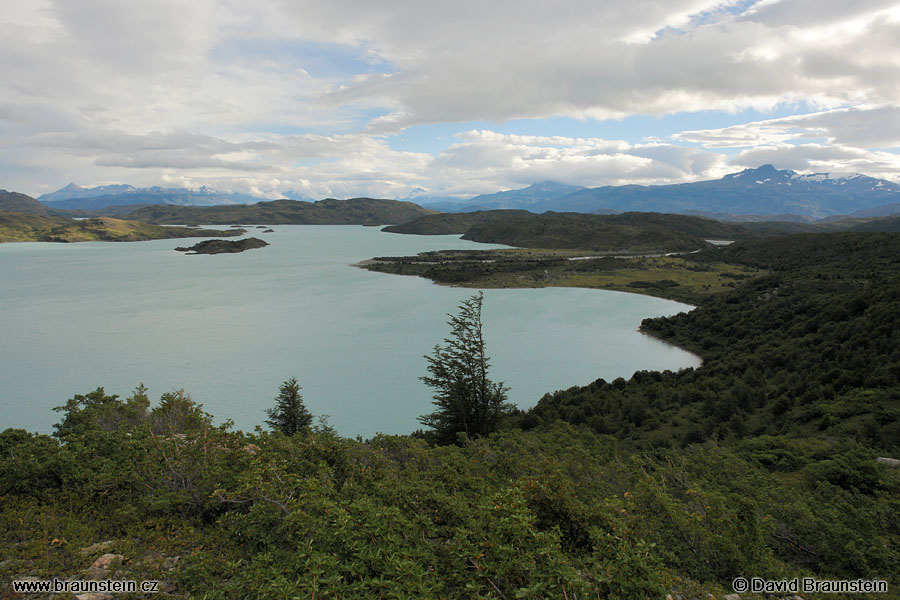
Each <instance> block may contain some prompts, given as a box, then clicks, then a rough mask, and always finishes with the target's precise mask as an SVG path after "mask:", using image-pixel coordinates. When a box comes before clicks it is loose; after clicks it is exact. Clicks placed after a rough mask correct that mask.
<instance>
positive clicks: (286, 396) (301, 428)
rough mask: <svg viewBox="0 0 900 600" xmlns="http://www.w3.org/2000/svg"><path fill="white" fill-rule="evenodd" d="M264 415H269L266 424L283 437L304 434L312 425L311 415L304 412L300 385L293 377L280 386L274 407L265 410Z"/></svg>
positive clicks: (306, 411) (304, 407)
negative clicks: (283, 435)
mask: <svg viewBox="0 0 900 600" xmlns="http://www.w3.org/2000/svg"><path fill="white" fill-rule="evenodd" d="M266 414H268V415H269V418H268V419H266V424H267V425H268V426H269V427H271V428H272V429H274V430H275V431H280V432H281V433H283V434H285V435H294V434H295V433H306V432H308V431H309V426H310V423H312V415H311V414H310V412H309V411H308V410H306V406H305V405H304V404H303V396H301V395H300V384H299V383H297V380H296V379H295V378H294V377H291V378H290V379H288V380H287V381H285V382H284V383H282V384H281V388H279V393H278V396H276V397H275V406H274V407H273V408H269V409H266Z"/></svg>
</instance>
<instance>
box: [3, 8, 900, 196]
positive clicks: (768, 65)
mask: <svg viewBox="0 0 900 600" xmlns="http://www.w3.org/2000/svg"><path fill="white" fill-rule="evenodd" d="M767 163H770V164H773V165H775V166H776V167H778V168H781V169H793V170H795V171H799V172H802V173H816V172H831V173H852V172H860V173H865V174H868V175H872V176H874V177H881V178H885V179H890V180H892V181H896V182H898V183H900V2H897V1H893V2H892V1H879V0H870V1H867V0H858V1H855V2H848V1H847V0H735V1H726V2H716V1H711V0H666V1H665V2H660V1H659V0H586V1H581V0H570V1H558V2H548V1H546V0H515V1H510V0H493V1H491V2H484V1H483V0H477V1H476V0H456V1H454V2H452V3H451V2H443V1H442V2H437V1H431V0H382V1H381V2H371V1H369V0H366V1H362V0H329V1H327V2H326V1H325V0H253V1H252V2H248V1H247V0H154V1H153V2H148V1H146V0H142V1H136V0H29V1H28V2H23V1H22V0H0V188H4V189H8V190H13V191H18V192H23V193H27V194H30V195H33V196H38V195H40V194H43V193H46V192H50V191H53V190H56V189H58V188H60V187H62V186H64V185H66V184H68V183H69V182H75V183H77V184H79V185H82V186H85V187H87V186H96V185H107V184H114V183H129V184H132V185H136V186H149V185H163V186H167V187H188V188H196V187H201V186H208V187H211V188H214V189H217V190H220V191H223V192H241V193H250V194H255V195H259V196H262V197H267V198H276V197H285V196H295V197H300V196H304V197H310V198H314V199H319V198H325V197H335V198H349V197H356V196H372V197H382V198H406V197H414V198H417V197H421V196H435V197H440V196H456V197H469V196H472V195H475V194H479V193H491V192H496V191H500V190H505V189H512V188H519V187H525V186H527V185H530V184H531V183H535V182H538V181H546V180H553V181H559V182H562V183H567V184H572V185H584V186H589V187H595V186H601V185H622V184H628V183H637V184H668V183H681V182H689V181H697V180H703V179H714V178H718V177H721V176H723V175H725V174H726V173H730V172H735V171H740V170H741V169H744V168H748V167H749V168H754V167H758V166H760V165H762V164H767Z"/></svg>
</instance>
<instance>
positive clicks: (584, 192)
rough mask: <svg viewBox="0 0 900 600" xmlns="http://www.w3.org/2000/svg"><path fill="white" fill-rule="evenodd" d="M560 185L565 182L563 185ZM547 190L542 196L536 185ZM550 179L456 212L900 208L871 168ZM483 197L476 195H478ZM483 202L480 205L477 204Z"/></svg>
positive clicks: (792, 214)
mask: <svg viewBox="0 0 900 600" xmlns="http://www.w3.org/2000/svg"><path fill="white" fill-rule="evenodd" d="M557 185H560V184H557ZM536 186H542V187H541V189H544V190H546V193H545V197H543V198H539V199H536V198H537V196H538V194H536V193H535V187H536ZM554 191H559V192H565V186H561V185H560V187H558V188H554V187H553V186H551V185H549V184H548V183H546V182H545V183H543V184H535V185H534V186H529V187H527V188H523V189H521V190H511V191H508V192H500V193H497V194H490V195H482V196H477V197H476V198H473V199H472V200H471V201H469V202H468V203H466V204H465V205H462V206H460V207H459V209H457V212H468V211H471V210H483V209H484V208H518V209H524V210H528V211H530V212H536V213H541V212H546V211H555V212H585V213H620V212H633V211H640V212H661V213H682V214H695V215H701V216H709V217H713V218H716V219H725V220H753V219H750V218H748V216H756V217H761V218H762V219H763V220H770V219H772V218H773V217H777V218H778V219H780V220H810V221H811V220H819V219H823V218H826V217H829V216H832V215H853V216H859V217H865V216H889V215H892V214H896V213H898V212H900V185H898V184H896V183H893V182H891V181H887V180H885V179H876V178H874V177H869V176H867V175H860V174H854V175H849V176H832V175H830V174H828V173H818V174H814V175H801V174H799V173H796V172H795V171H790V170H779V169H776V168H775V167H773V166H772V165H763V166H761V167H759V168H756V169H745V170H743V171H741V172H739V173H731V174H729V175H726V176H724V177H722V178H721V179H716V180H710V181H697V182H693V183H679V184H673V185H621V186H604V187H597V188H582V189H577V190H575V191H572V192H569V193H558V194H556V195H554V194H553V192H554ZM476 200H477V202H476ZM479 207H481V208H479Z"/></svg>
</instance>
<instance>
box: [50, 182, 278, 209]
mask: <svg viewBox="0 0 900 600" xmlns="http://www.w3.org/2000/svg"><path fill="white" fill-rule="evenodd" d="M37 200H38V201H39V202H41V203H43V204H45V205H47V206H49V207H52V208H58V209H66V210H97V209H101V208H105V207H107V206H126V205H137V204H176V205H180V206H213V205H219V204H253V203H256V202H260V201H263V200H267V198H259V197H256V196H251V195H249V194H232V193H223V192H217V191H216V190H214V189H212V188H209V187H206V186H202V187H199V188H194V189H186V188H164V187H160V186H152V187H146V188H136V187H134V186H131V185H124V184H123V185H103V186H98V187H93V188H83V187H81V186H79V185H76V184H74V183H70V184H69V185H67V186H65V187H64V188H62V189H59V190H57V191H55V192H52V193H49V194H44V195H42V196H39V197H38V198H37Z"/></svg>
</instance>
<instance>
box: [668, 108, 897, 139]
mask: <svg viewBox="0 0 900 600" xmlns="http://www.w3.org/2000/svg"><path fill="white" fill-rule="evenodd" d="M674 138H675V139H677V140H680V141H686V142H696V143H699V144H703V145H704V146H706V147H709V148H740V147H745V146H759V145H763V144H773V143H786V142H789V141H792V140H797V141H802V140H806V139H820V138H825V139H827V140H828V141H829V142H830V143H833V144H841V145H846V146H854V147H857V148H871V147H882V148H886V147H896V146H900V106H880V107H873V108H844V109H837V110H831V111H825V112H818V113H812V114H806V115H794V116H790V117H783V118H780V119H769V120H765V121H757V122H752V123H745V124H741V125H735V126H732V127H725V128H721V129H706V130H695V131H684V132H682V133H679V134H676V135H675V136H674Z"/></svg>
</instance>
